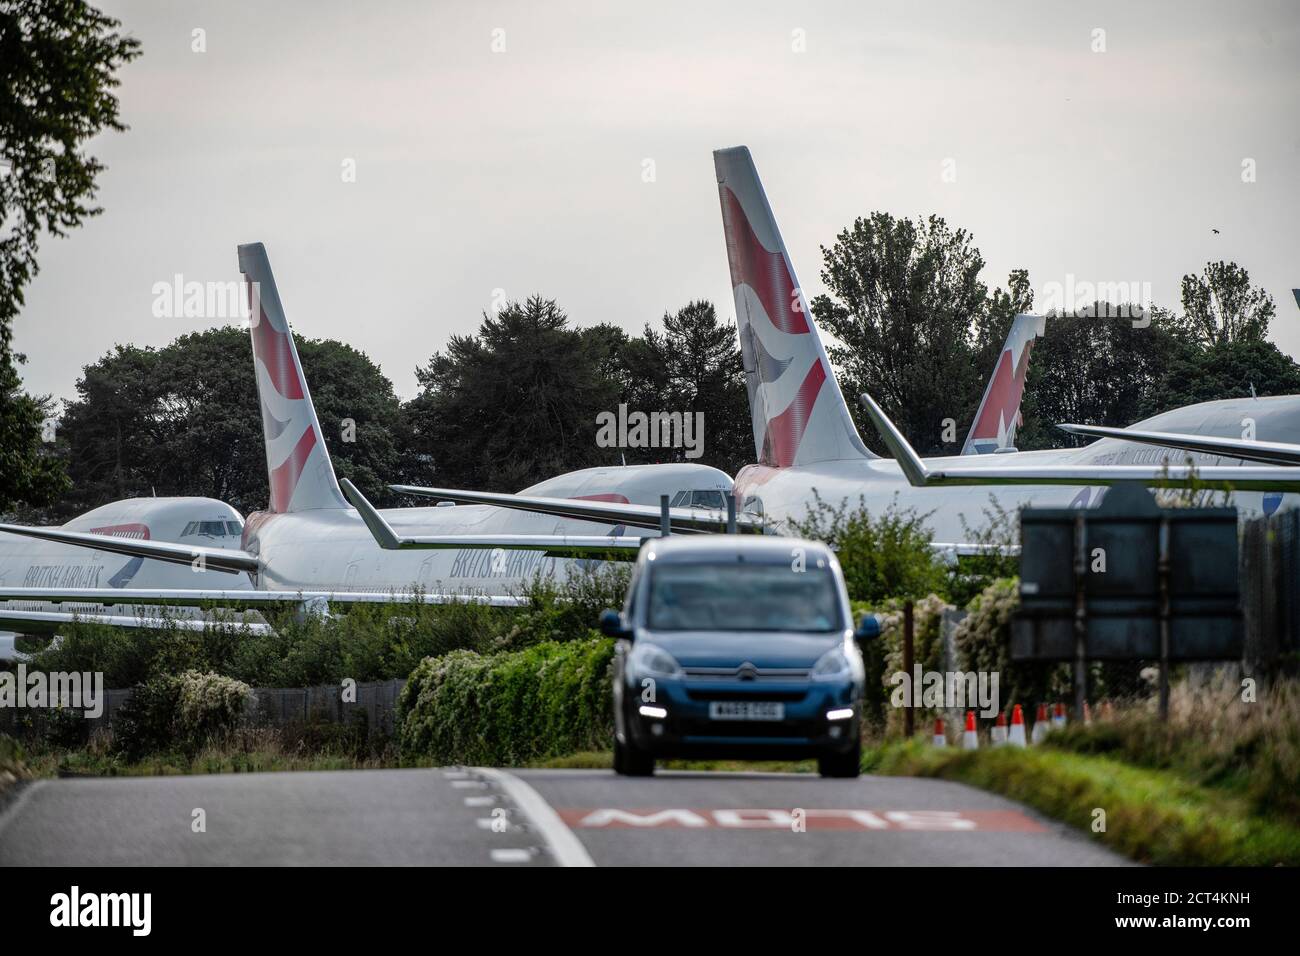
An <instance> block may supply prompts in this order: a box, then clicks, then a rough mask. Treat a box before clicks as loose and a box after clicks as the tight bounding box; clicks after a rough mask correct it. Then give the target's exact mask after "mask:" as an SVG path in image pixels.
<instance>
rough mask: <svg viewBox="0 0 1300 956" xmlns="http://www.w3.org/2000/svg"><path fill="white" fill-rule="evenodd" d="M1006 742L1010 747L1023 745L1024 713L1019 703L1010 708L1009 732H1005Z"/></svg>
mask: <svg viewBox="0 0 1300 956" xmlns="http://www.w3.org/2000/svg"><path fill="white" fill-rule="evenodd" d="M1007 744H1008V745H1010V746H1012V747H1023V746H1024V745H1025V714H1024V711H1022V710H1021V709H1020V705H1019V704H1016V706H1015V707H1013V708H1011V732H1010V733H1008V734H1007Z"/></svg>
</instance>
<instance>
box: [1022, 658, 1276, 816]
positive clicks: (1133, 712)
mask: <svg viewBox="0 0 1300 956" xmlns="http://www.w3.org/2000/svg"><path fill="white" fill-rule="evenodd" d="M1245 696H1248V695H1246V693H1245V690H1244V689H1243V686H1242V682H1241V680H1239V679H1237V678H1235V677H1234V676H1232V675H1231V674H1230V672H1229V671H1228V669H1222V670H1220V671H1217V672H1216V673H1215V676H1213V677H1211V678H1209V679H1204V680H1195V679H1189V680H1184V681H1180V682H1178V683H1177V684H1175V685H1174V686H1173V687H1171V688H1170V699H1169V720H1168V722H1164V721H1161V720H1160V717H1159V714H1158V713H1157V707H1156V701H1155V700H1154V699H1150V700H1132V701H1129V702H1126V703H1124V704H1122V705H1120V706H1118V707H1116V708H1114V710H1113V712H1112V713H1110V714H1109V715H1108V716H1107V717H1106V719H1102V720H1095V721H1094V722H1093V723H1092V724H1091V725H1086V726H1085V725H1079V724H1074V725H1072V726H1069V727H1067V728H1065V729H1064V730H1060V731H1056V732H1054V733H1052V734H1051V735H1050V736H1049V737H1048V738H1047V742H1048V745H1049V746H1050V747H1053V748H1055V749H1058V750H1069V751H1073V752H1075V753H1084V754H1096V755H1101V756H1107V757H1113V758H1116V759H1119V760H1122V761H1124V762H1125V763H1129V764H1135V765H1138V766H1143V767H1151V768H1154V769H1167V770H1172V771H1174V772H1176V773H1177V774H1178V775H1179V776H1180V777H1182V778H1184V779H1188V780H1190V781H1192V782H1194V783H1196V784H1199V785H1201V786H1206V787H1213V788H1216V789H1221V790H1226V791H1229V792H1232V793H1234V794H1237V795H1239V796H1241V797H1243V798H1245V799H1246V800H1248V801H1249V803H1250V805H1251V807H1252V808H1253V809H1254V811H1255V812H1256V813H1259V814H1263V815H1276V816H1281V817H1285V818H1286V819H1288V820H1290V821H1292V822H1293V823H1296V824H1300V681H1296V680H1295V679H1278V680H1274V681H1271V682H1268V683H1263V682H1261V683H1260V684H1259V685H1257V686H1256V687H1255V690H1254V696H1255V700H1254V702H1249V701H1248V700H1245V699H1243V697H1245Z"/></svg>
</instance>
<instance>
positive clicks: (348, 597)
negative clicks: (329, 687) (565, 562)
mask: <svg viewBox="0 0 1300 956" xmlns="http://www.w3.org/2000/svg"><path fill="white" fill-rule="evenodd" d="M0 601H39V602H44V603H49V604H85V605H88V606H93V607H117V606H137V605H146V604H148V605H155V604H156V605H168V606H175V607H206V606H209V605H221V606H223V607H231V608H240V609H243V610H256V609H258V608H266V607H272V606H275V605H295V604H296V605H310V604H320V603H325V604H406V603H409V602H412V601H414V602H416V603H419V604H454V603H465V604H490V605H492V606H493V607H517V606H519V605H520V604H522V603H526V602H525V601H524V600H523V599H522V598H518V597H514V596H510V595H502V596H496V595H486V594H484V595H479V594H430V593H425V592H422V591H414V590H411V591H404V592H403V591H340V592H335V591H238V590H236V591H222V590H214V589H200V588H193V589H191V588H23V587H12V588H10V587H0ZM88 613H94V611H93V610H92V611H90V612H88Z"/></svg>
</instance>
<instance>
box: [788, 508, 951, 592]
mask: <svg viewBox="0 0 1300 956" xmlns="http://www.w3.org/2000/svg"><path fill="white" fill-rule="evenodd" d="M813 494H814V498H815V505H810V506H809V507H808V516H807V517H806V518H805V519H804V520H802V521H791V522H790V530H791V531H793V532H794V533H795V534H799V535H802V536H803V537H805V538H810V539H812V540H815V541H823V542H825V543H826V544H827V545H829V546H830V547H831V548H832V549H833V550H834V551H835V554H836V556H837V557H838V558H839V561H840V567H842V568H843V569H844V583H845V584H846V585H847V586H848V590H849V597H850V598H851V599H852V600H854V601H867V602H870V603H873V604H875V603H879V602H881V601H885V600H886V599H888V598H902V597H913V598H919V597H923V596H924V595H926V594H934V593H939V594H942V593H944V591H945V585H946V579H947V574H948V572H947V570H946V569H945V568H944V566H943V564H942V563H941V562H940V560H939V559H938V557H937V556H936V555H935V553H934V549H933V548H931V547H930V537H931V536H930V532H929V531H928V530H927V529H926V527H925V519H926V517H928V516H927V515H919V514H917V513H916V512H915V511H914V510H912V509H911V508H906V509H900V508H899V507H898V506H897V503H896V502H895V503H893V504H891V505H890V506H889V507H888V508H886V509H885V512H884V514H882V515H880V516H878V517H873V516H872V515H871V513H870V512H869V511H868V510H867V507H866V505H865V503H863V502H862V501H861V500H860V501H859V503H858V507H857V508H855V509H852V510H850V509H849V506H848V503H847V502H845V503H843V504H841V505H840V506H839V507H834V506H832V505H830V504H828V503H826V502H825V501H823V500H822V499H821V496H820V495H817V493H816V492H815V491H814V493H813Z"/></svg>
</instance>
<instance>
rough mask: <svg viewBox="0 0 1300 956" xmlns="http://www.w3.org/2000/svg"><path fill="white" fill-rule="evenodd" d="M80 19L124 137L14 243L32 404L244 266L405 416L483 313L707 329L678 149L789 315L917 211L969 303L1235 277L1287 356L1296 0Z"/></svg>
mask: <svg viewBox="0 0 1300 956" xmlns="http://www.w3.org/2000/svg"><path fill="white" fill-rule="evenodd" d="M103 6H104V7H105V9H107V10H108V11H109V12H110V13H112V14H113V15H114V16H117V17H119V18H121V19H122V21H123V29H124V30H125V31H126V32H128V33H129V34H131V35H133V36H135V37H137V38H138V39H139V40H140V41H141V42H142V44H143V55H142V56H141V57H140V58H139V59H138V60H137V61H136V62H134V63H133V64H131V65H130V66H128V67H127V68H125V69H124V70H123V71H122V72H121V79H122V86H121V89H120V94H121V101H122V115H123V119H124V120H125V121H126V123H127V124H128V125H129V126H130V127H131V129H130V130H129V131H128V132H126V133H121V134H112V135H107V136H104V137H102V138H100V139H99V140H97V141H96V142H95V143H94V144H93V152H94V153H95V154H96V155H98V156H99V157H100V158H101V159H102V160H103V161H104V162H105V163H106V164H107V167H108V168H107V171H106V172H105V173H104V174H103V175H102V177H101V179H100V183H101V187H102V188H101V191H100V196H99V201H100V203H101V205H103V206H104V207H105V212H104V214H103V215H102V216H100V217H99V218H97V219H95V220H92V221H91V222H90V224H89V225H87V226H85V227H84V228H82V229H79V230H77V231H75V232H74V233H73V234H72V235H71V236H70V237H69V238H66V239H61V240H55V239H49V238H45V239H43V245H42V248H41V253H40V263H41V274H40V276H39V277H38V278H37V279H36V280H35V282H34V283H33V284H32V286H31V287H30V290H29V292H28V297H27V298H28V304H27V307H26V309H25V311H24V313H23V314H22V316H21V317H20V319H19V320H18V323H17V327H16V338H17V347H18V349H19V350H20V351H24V352H26V353H27V355H28V363H27V365H26V366H25V368H24V370H23V375H24V378H25V381H26V386H27V388H28V389H29V390H31V391H33V392H37V393H53V394H54V395H56V396H59V397H69V396H71V395H72V394H74V383H75V381H76V379H77V378H78V376H79V374H80V370H81V368H82V366H84V365H86V364H87V363H90V362H93V361H95V360H96V359H98V358H99V357H100V356H102V355H103V354H104V353H105V352H107V351H108V350H109V349H110V348H111V347H112V346H113V344H114V343H119V342H121V343H134V344H137V345H154V346H162V345H165V344H166V343H168V342H170V341H171V340H172V339H174V338H175V337H176V336H177V335H180V334H182V333H184V332H188V331H192V330H195V329H199V328H206V327H211V326H217V325H221V324H224V323H223V322H222V321H221V320H220V319H219V318H211V317H209V318H197V319H196V318H189V319H186V318H157V317H155V316H154V314H153V308H152V306H153V300H154V294H153V287H154V285H155V283H158V282H161V281H171V279H172V277H173V276H174V275H175V274H177V273H179V274H181V275H183V276H184V278H185V280H187V281H199V282H208V281H217V282H224V281H229V280H230V279H232V278H235V277H236V276H237V268H236V259H235V246H236V244H237V243H240V242H249V241H254V240H260V241H263V242H265V243H266V245H267V249H268V252H269V254H270V258H271V263H272V267H273V268H274V270H275V273H276V278H277V280H278V283H279V287H280V293H281V296H282V298H283V300H284V304H285V308H286V312H287V314H288V317H289V320H290V322H291V323H292V324H293V325H294V327H295V329H296V330H297V331H298V332H299V334H301V335H309V336H313V337H318V338H319V337H330V338H337V339H341V340H343V341H346V342H349V343H351V344H352V345H354V346H356V347H357V348H358V349H361V350H362V351H364V352H366V353H367V354H369V355H370V356H371V358H373V359H374V360H375V361H376V362H378V363H379V364H380V365H381V366H382V368H383V370H384V372H385V373H386V374H387V375H388V377H389V378H390V379H392V381H393V383H394V385H395V386H396V388H397V391H398V393H399V394H400V395H402V396H403V397H410V396H411V395H413V394H414V392H415V388H416V386H415V376H414V369H415V367H416V366H417V365H418V364H423V363H424V362H425V361H426V360H427V358H428V356H429V355H431V354H432V353H433V352H434V351H435V350H437V349H440V348H442V347H444V345H445V343H446V341H447V339H448V337H449V336H450V335H452V334H456V333H468V332H472V331H473V330H474V329H476V328H477V326H478V324H479V322H480V321H481V316H482V312H483V310H484V309H487V308H490V307H491V305H492V300H493V293H494V290H496V289H503V290H505V294H506V295H507V296H508V297H510V298H523V297H525V296H527V295H528V294H530V293H534V292H540V293H543V294H544V295H546V296H547V297H552V298H555V299H557V300H558V301H559V303H560V304H561V306H562V307H563V308H564V309H565V310H566V311H567V312H568V313H569V315H570V316H571V318H572V319H573V320H574V321H575V322H576V323H577V324H579V325H589V324H592V323H595V322H599V321H610V322H614V323H617V324H619V325H621V326H623V327H624V328H626V329H628V330H629V331H636V330H639V329H640V328H641V326H642V325H643V324H644V323H645V322H646V321H648V320H657V319H658V318H659V317H660V316H661V315H662V314H663V313H664V311H665V310H668V309H674V310H675V309H676V308H678V307H680V306H681V305H683V304H685V303H686V302H687V301H688V300H690V299H693V298H700V297H703V298H708V299H711V300H712V301H714V302H715V303H716V304H717V305H718V307H719V309H720V310H721V311H722V312H723V314H724V315H726V316H727V317H728V318H730V317H731V314H732V309H733V307H732V302H731V295H730V283H729V280H728V276H727V263H726V254H725V248H724V245H723V241H722V233H721V223H720V216H719V211H718V200H717V189H716V184H715V181H714V175H713V166H712V158H711V155H710V153H711V151H712V150H713V149H715V148H718V147H722V146H731V145H736V144H741V143H743V144H746V145H748V146H749V147H750V148H751V150H752V151H753V154H754V158H755V161H756V163H757V165H758V169H759V173H760V175H761V176H762V177H763V179H764V182H765V185H766V187H767V191H768V195H769V197H770V199H771V201H772V203H773V207H774V209H775V211H776V215H777V217H778V219H779V221H780V222H781V225H782V229H783V231H784V235H785V239H786V243H787V245H788V247H789V250H790V254H791V256H792V258H793V260H794V264H795V268H796V270H797V271H798V273H799V277H800V279H801V282H802V284H803V286H804V287H805V289H806V291H808V292H810V293H811V294H812V295H815V294H817V293H819V292H821V291H822V286H821V282H820V279H819V276H818V273H819V271H820V266H821V261H820V253H819V249H818V247H819V245H821V244H829V243H830V242H831V241H832V240H833V239H834V236H835V234H836V233H837V232H838V231H839V230H840V229H841V228H842V227H844V226H845V225H846V224H848V223H850V222H851V221H852V220H853V218H854V217H855V216H858V215H865V214H867V213H869V212H871V211H872V210H876V209H881V210H887V211H889V212H891V213H894V214H896V215H920V214H928V213H932V212H933V213H938V214H940V215H942V216H944V217H946V218H947V219H948V221H949V222H950V223H951V224H953V225H954V226H961V227H964V228H966V229H968V230H970V231H971V232H972V233H973V234H974V237H975V241H976V243H977V245H978V246H979V248H980V250H981V251H982V252H983V254H984V257H985V259H986V261H987V263H988V267H987V269H986V272H985V275H984V278H985V280H986V281H987V282H989V283H990V285H992V284H1004V283H1005V277H1006V274H1007V272H1008V270H1010V269H1012V268H1015V267H1025V268H1028V269H1029V271H1030V278H1031V280H1032V282H1033V285H1034V288H1035V289H1036V290H1038V291H1039V293H1040V294H1041V292H1042V290H1043V287H1044V285H1045V283H1049V282H1059V283H1064V282H1065V281H1066V276H1067V275H1069V274H1073V275H1074V276H1075V277H1076V279H1078V280H1086V281H1092V282H1120V281H1129V282H1149V283H1150V285H1151V291H1152V297H1153V299H1154V300H1155V302H1156V303H1157V304H1165V305H1172V304H1174V303H1176V300H1177V294H1178V283H1179V279H1180V277H1181V276H1182V275H1183V274H1184V273H1185V272H1193V271H1198V270H1199V269H1200V268H1201V266H1202V265H1203V264H1204V263H1205V262H1206V260H1208V259H1212V258H1213V259H1219V258H1225V259H1233V260H1236V261H1237V262H1239V263H1241V264H1242V265H1243V266H1245V267H1246V268H1247V269H1249V271H1250V273H1251V275H1252V277H1253V278H1254V279H1255V281H1257V282H1259V283H1261V284H1263V285H1264V286H1265V287H1266V288H1267V289H1268V291H1269V292H1270V293H1272V295H1273V296H1274V298H1275V299H1276V301H1277V306H1278V313H1279V318H1278V319H1277V320H1276V321H1275V324H1274V328H1273V331H1272V338H1273V339H1274V341H1276V342H1277V344H1278V345H1279V346H1280V347H1281V348H1282V349H1284V350H1285V351H1287V352H1289V353H1290V354H1292V355H1300V312H1298V311H1297V307H1296V304H1295V301H1294V300H1293V299H1292V297H1291V293H1290V291H1289V290H1290V289H1291V288H1292V286H1297V285H1300V240H1298V239H1297V234H1298V228H1297V227H1298V224H1300V183H1298V182H1297V172H1298V171H1300V5H1297V4H1296V3H1295V2H1294V0H1289V2H1276V3H1270V2H1246V3H1222V2H1212V3H1183V2H1179V3H1173V2H1169V3H1142V4H1134V3H1127V2H1120V3H1097V2H1091V0H1087V2H1071V3H1045V2H1042V0H1030V2H1023V3H1006V2H1000V3H973V2H969V0H964V2H942V3H939V2H915V0H911V2H899V3H864V2H861V0H858V2H842V3H841V2H824V3H756V2H731V3H721V2H701V0H692V2H687V3H676V2H669V0H655V2H654V3H636V4H631V3H619V4H612V3H611V4H600V3H555V2H546V3H531V2H520V3H506V2H474V3H470V2H461V3H453V2H427V0H426V2H421V3H414V2H411V3H366V4H363V3H346V4H345V3H322V2H313V3H306V2H296V3H288V2H281V3H264V2H231V0H221V2H208V0H203V2H168V3H163V2H147V3H146V2H125V3H117V2H114V3H106V4H103ZM195 29H202V30H203V31H205V40H206V52H201V53H196V52H193V51H192V49H191V47H192V45H193V43H194V39H193V31H194V30H195ZM1098 29H1101V30H1104V31H1105V33H1104V44H1105V52H1093V48H1094V46H1097V45H1098V42H1097V41H1098V36H1099V35H1098V34H1096V33H1095V31H1096V30H1098ZM498 30H500V31H504V33H494V31H498ZM796 31H799V32H796ZM502 39H504V45H505V50H504V52H494V51H493V44H494V40H495V42H496V43H497V45H500V42H501V40H502ZM800 46H802V47H803V50H802V52H800V51H799V50H798V49H797V48H798V47H800ZM349 159H351V160H355V169H356V177H355V178H356V181H355V182H344V181H343V179H344V176H343V169H344V162H345V160H349ZM1246 159H1253V160H1254V168H1255V170H1256V181H1255V182H1253V183H1243V182H1242V163H1243V161H1244V160H1246ZM646 160H652V161H653V164H654V166H653V168H654V181H653V182H645V181H643V178H644V170H645V169H646V164H645V161H646ZM946 160H952V161H953V165H952V166H950V167H949V168H954V169H955V171H956V181H955V182H945V181H944V179H943V172H944V169H945V166H944V164H945V161H946ZM1216 228H1217V229H1219V230H1220V234H1219V235H1215V234H1214V233H1213V232H1212V231H1211V230H1212V229H1216ZM810 298H811V295H810ZM307 373H308V376H309V378H310V369H308V370H307ZM251 400H252V399H251V397H250V401H251Z"/></svg>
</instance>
